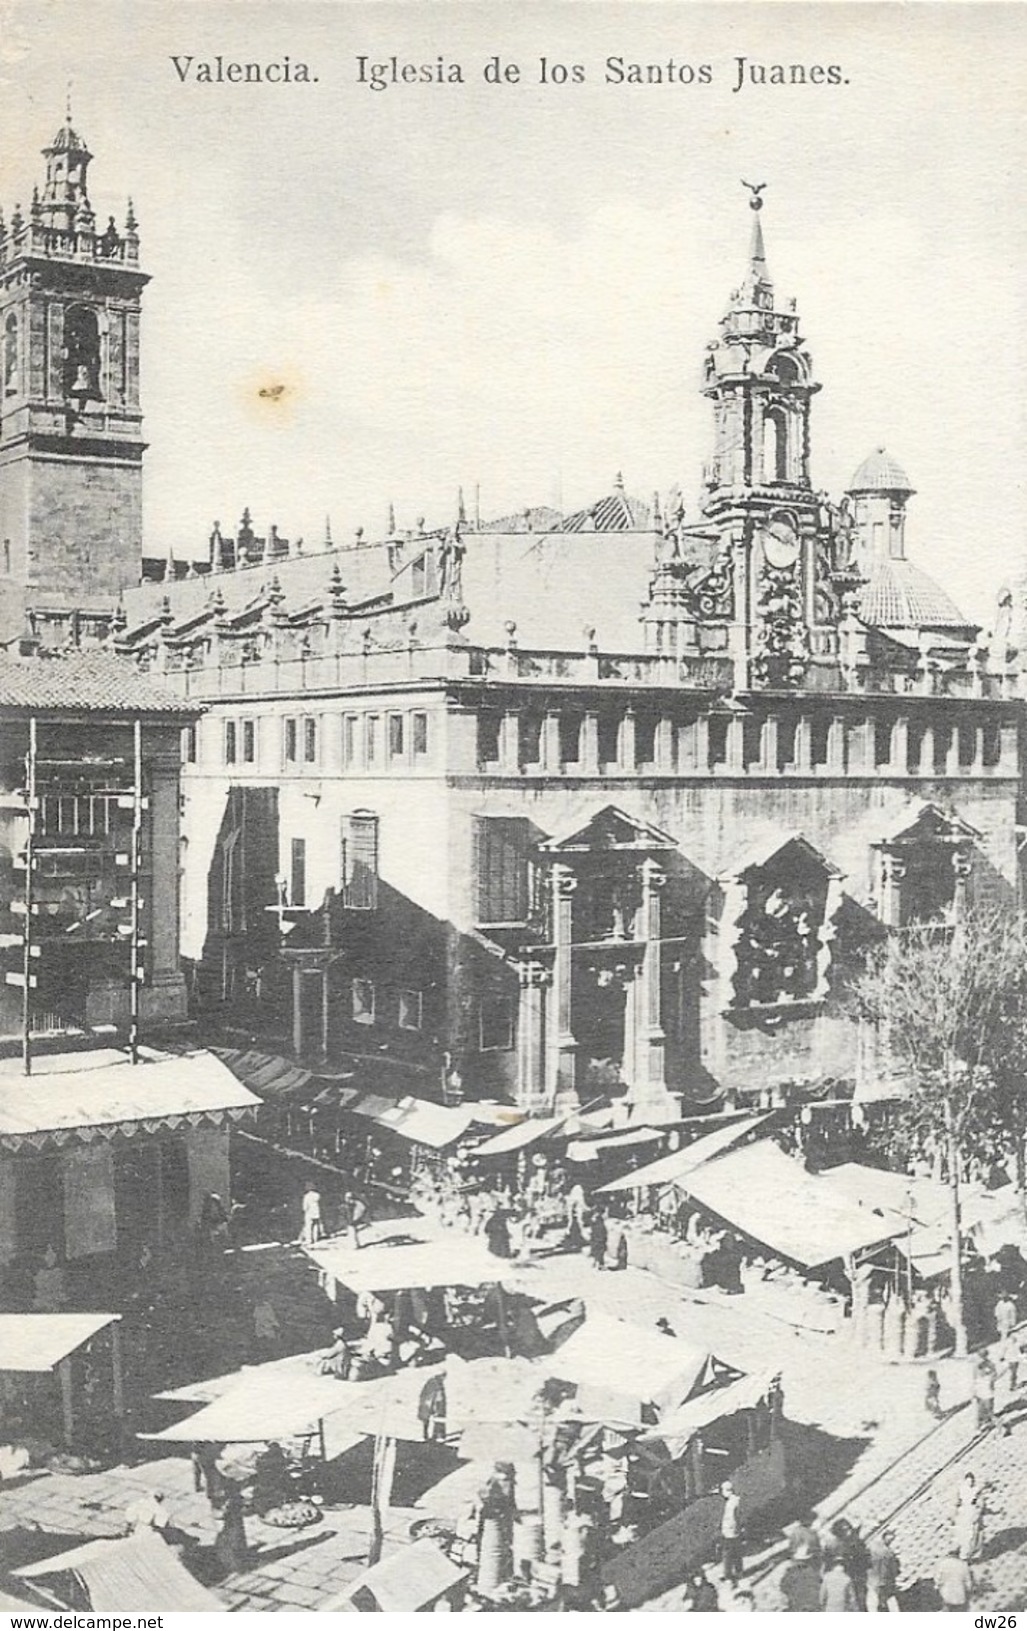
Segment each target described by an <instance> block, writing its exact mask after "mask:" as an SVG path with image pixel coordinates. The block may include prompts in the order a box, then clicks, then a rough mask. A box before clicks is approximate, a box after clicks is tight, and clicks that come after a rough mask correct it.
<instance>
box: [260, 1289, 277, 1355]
mask: <svg viewBox="0 0 1027 1631" xmlns="http://www.w3.org/2000/svg"><path fill="white" fill-rule="evenodd" d="M281 1334H282V1333H281V1327H280V1326H279V1324H278V1315H277V1314H276V1313H275V1305H274V1303H273V1302H272V1301H271V1299H270V1297H260V1298H259V1299H258V1300H257V1302H255V1303H254V1305H253V1335H254V1337H255V1338H256V1343H257V1353H258V1355H259V1356H260V1358H262V1359H271V1358H273V1357H274V1355H275V1354H276V1353H277V1352H278V1342H279V1338H280V1337H281Z"/></svg>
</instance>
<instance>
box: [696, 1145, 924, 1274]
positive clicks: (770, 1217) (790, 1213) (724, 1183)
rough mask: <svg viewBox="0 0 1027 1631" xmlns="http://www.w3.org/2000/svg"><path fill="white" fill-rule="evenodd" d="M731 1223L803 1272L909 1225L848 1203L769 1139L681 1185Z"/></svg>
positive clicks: (885, 1238) (724, 1158)
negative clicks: (802, 1269) (797, 1266)
mask: <svg viewBox="0 0 1027 1631" xmlns="http://www.w3.org/2000/svg"><path fill="white" fill-rule="evenodd" d="M677 1183H678V1187H679V1188H681V1189H682V1190H684V1192H685V1193H686V1194H687V1195H689V1196H690V1197H691V1199H692V1200H693V1201H697V1202H698V1204H699V1205H700V1206H704V1207H705V1208H706V1209H707V1211H709V1212H713V1213H715V1214H716V1215H717V1217H720V1218H723V1219H724V1221H725V1223H728V1224H730V1225H731V1226H732V1227H733V1228H735V1229H737V1230H738V1231H739V1233H741V1234H743V1235H748V1236H749V1237H750V1239H752V1240H758V1241H759V1242H760V1243H761V1244H762V1245H764V1246H767V1247H769V1248H770V1250H771V1251H772V1252H774V1253H775V1254H776V1255H777V1256H779V1257H784V1258H787V1259H788V1261H789V1262H792V1263H798V1264H800V1265H801V1266H802V1267H803V1268H817V1267H819V1266H820V1265H823V1264H825V1263H833V1262H834V1261H835V1260H836V1259H839V1258H846V1257H851V1256H852V1255H853V1254H855V1253H858V1252H862V1251H866V1250H868V1249H869V1248H871V1247H873V1246H880V1245H883V1244H884V1243H885V1242H886V1241H888V1240H892V1239H894V1238H895V1236H896V1235H901V1234H903V1233H904V1232H905V1228H906V1225H905V1224H904V1223H903V1221H902V1219H901V1218H897V1217H895V1216H894V1215H892V1216H890V1217H889V1218H887V1219H886V1218H882V1217H877V1216H876V1215H875V1214H873V1213H870V1212H866V1211H863V1210H861V1209H860V1208H859V1207H857V1206H851V1205H849V1204H848V1203H847V1202H846V1201H845V1200H844V1199H843V1198H842V1197H841V1195H840V1194H839V1193H838V1192H837V1191H835V1190H832V1188H831V1185H830V1184H829V1183H827V1182H826V1181H825V1180H823V1179H820V1178H815V1177H813V1176H812V1174H811V1173H808V1172H807V1171H806V1170H805V1168H804V1167H803V1166H801V1165H800V1163H799V1162H798V1161H795V1160H793V1159H792V1157H791V1156H789V1155H785V1153H784V1151H783V1150H780V1149H778V1147H777V1145H776V1144H771V1143H768V1142H766V1141H765V1140H764V1141H763V1142H761V1143H758V1144H749V1145H747V1146H746V1147H745V1148H744V1149H741V1150H733V1151H731V1152H730V1153H729V1154H727V1155H721V1156H718V1157H717V1159H716V1160H715V1161H710V1162H707V1163H706V1164H705V1165H704V1166H701V1167H699V1168H697V1169H696V1170H695V1171H694V1172H691V1173H688V1174H687V1175H686V1176H685V1177H683V1178H679V1179H678V1180H677Z"/></svg>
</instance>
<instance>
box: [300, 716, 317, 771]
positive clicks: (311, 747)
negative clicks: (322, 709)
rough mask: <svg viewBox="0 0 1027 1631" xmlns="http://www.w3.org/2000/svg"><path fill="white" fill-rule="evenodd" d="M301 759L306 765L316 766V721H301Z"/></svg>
mask: <svg viewBox="0 0 1027 1631" xmlns="http://www.w3.org/2000/svg"><path fill="white" fill-rule="evenodd" d="M303 758H304V762H305V763H306V764H308V765H315V764H317V720H316V719H309V718H308V719H305V720H304V721H303Z"/></svg>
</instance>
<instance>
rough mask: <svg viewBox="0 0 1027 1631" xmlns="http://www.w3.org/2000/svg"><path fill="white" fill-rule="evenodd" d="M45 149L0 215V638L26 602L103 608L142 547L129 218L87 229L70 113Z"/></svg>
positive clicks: (137, 285) (84, 157) (137, 277)
mask: <svg viewBox="0 0 1027 1631" xmlns="http://www.w3.org/2000/svg"><path fill="white" fill-rule="evenodd" d="M43 157H44V158H45V160H46V177H45V181H44V185H43V191H42V194H40V192H39V189H38V188H36V189H34V190H33V194H32V203H31V206H30V208H29V211H28V214H27V215H25V214H23V212H22V209H21V206H20V205H18V206H17V207H16V208H15V210H14V213H13V214H12V216H11V219H10V221H9V223H6V224H5V223H4V221H3V217H2V215H0V345H2V369H0V376H2V377H0V392H2V394H0V638H9V637H10V636H11V635H12V634H19V633H20V632H21V631H22V628H23V625H24V617H25V611H26V609H32V610H34V611H41V612H43V613H44V614H46V613H51V614H52V613H58V612H61V611H63V610H69V611H70V610H71V609H72V608H75V609H78V610H79V611H85V612H87V613H88V612H89V611H90V610H94V611H96V612H98V613H105V612H109V611H110V610H111V608H112V607H113V605H114V604H115V602H116V601H117V597H118V594H119V593H120V591H121V590H122V589H123V588H125V587H127V586H128V585H129V584H132V583H136V582H138V579H139V572H140V560H141V555H142V460H143V451H144V448H145V443H144V441H143V439H142V412H141V409H140V405H139V315H140V298H141V295H142V291H143V288H144V286H145V285H146V283H147V282H148V278H147V276H146V274H145V273H144V272H141V271H140V269H139V234H138V230H137V224H136V219H135V215H134V212H133V209H132V204H131V201H130V202H129V204H128V209H127V213H126V216H125V221H124V225H123V227H121V228H119V227H118V226H117V225H116V224H115V221H114V217H113V216H111V217H110V219H109V221H108V224H107V226H106V228H105V229H104V230H103V231H100V232H98V231H97V226H96V217H95V215H94V212H93V208H92V205H91V203H90V199H89V189H88V179H87V177H88V170H89V165H90V162H91V159H92V154H91V153H90V152H89V149H88V148H87V146H86V144H85V142H84V141H83V140H82V138H81V137H80V136H79V135H78V133H77V132H76V130H75V129H74V127H73V125H72V122H71V111H70V108H69V111H68V117H67V119H66V121H65V123H64V124H63V125H62V126H61V128H60V129H59V130H58V132H57V134H56V136H55V137H54V139H53V141H52V142H51V143H50V144H49V146H48V147H45V148H44V149H43Z"/></svg>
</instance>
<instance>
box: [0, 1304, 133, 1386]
mask: <svg viewBox="0 0 1027 1631" xmlns="http://www.w3.org/2000/svg"><path fill="white" fill-rule="evenodd" d="M120 1318H121V1315H120V1314H0V1371H14V1372H23V1371H37V1372H39V1371H52V1370H55V1369H56V1368H57V1366H58V1365H59V1364H60V1362H61V1360H62V1359H67V1357H68V1355H69V1354H73V1353H74V1352H75V1350H76V1349H77V1348H81V1347H83V1346H84V1345H85V1343H87V1342H89V1341H90V1340H91V1338H93V1337H95V1336H96V1335H97V1333H98V1332H99V1331H105V1330H106V1329H107V1327H108V1326H109V1325H114V1324H116V1323H117V1321H118V1320H120Z"/></svg>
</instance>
